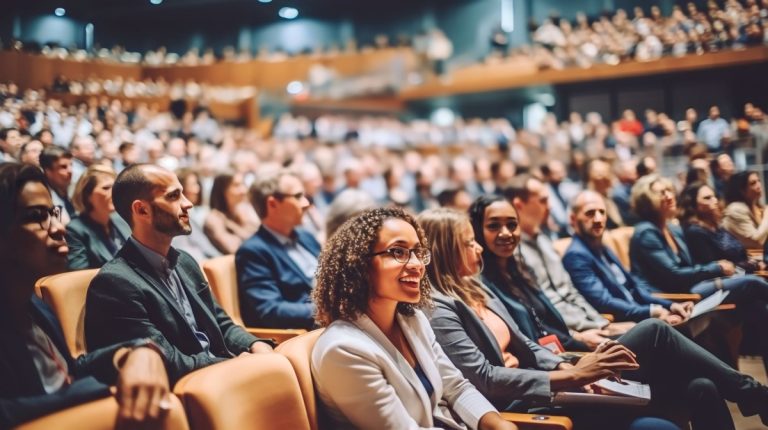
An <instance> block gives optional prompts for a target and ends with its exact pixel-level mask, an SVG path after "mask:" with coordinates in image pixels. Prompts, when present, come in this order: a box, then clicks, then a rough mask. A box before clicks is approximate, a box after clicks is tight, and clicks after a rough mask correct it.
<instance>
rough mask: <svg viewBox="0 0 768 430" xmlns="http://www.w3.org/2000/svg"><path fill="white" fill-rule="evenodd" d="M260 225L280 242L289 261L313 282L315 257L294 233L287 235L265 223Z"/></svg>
mask: <svg viewBox="0 0 768 430" xmlns="http://www.w3.org/2000/svg"><path fill="white" fill-rule="evenodd" d="M262 227H263V228H265V229H267V231H268V232H269V233H270V234H271V235H272V236H274V237H275V239H277V241H278V242H280V245H282V246H283V248H285V252H286V253H287V254H288V257H290V258H291V261H293V262H294V263H296V266H298V267H299V270H301V271H302V273H304V275H305V276H306V277H307V278H309V279H312V280H313V283H314V279H315V272H316V271H317V257H315V256H314V255H313V254H312V253H311V252H309V250H308V249H307V248H305V247H304V246H302V245H301V244H300V243H299V241H298V240H297V239H296V238H295V236H296V233H295V232H294V234H293V236H294V237H288V236H285V235H283V234H280V233H278V232H276V231H274V230H272V229H271V228H269V227H267V226H266V225H263V224H262Z"/></svg>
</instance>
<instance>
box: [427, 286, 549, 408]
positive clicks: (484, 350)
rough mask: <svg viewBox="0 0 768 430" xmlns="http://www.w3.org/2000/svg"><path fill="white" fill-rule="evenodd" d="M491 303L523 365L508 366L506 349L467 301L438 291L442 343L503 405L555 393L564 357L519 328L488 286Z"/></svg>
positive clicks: (436, 318)
mask: <svg viewBox="0 0 768 430" xmlns="http://www.w3.org/2000/svg"><path fill="white" fill-rule="evenodd" d="M484 291H485V293H486V294H487V295H488V297H489V298H488V302H487V303H486V306H487V307H488V309H489V310H491V311H492V312H493V313H495V314H496V315H498V316H499V317H500V318H501V319H502V320H503V321H504V322H505V323H506V324H507V328H509V331H510V334H511V340H510V344H509V348H508V350H509V352H510V353H512V354H513V355H515V357H517V359H518V360H519V361H520V367H519V368H516V369H510V368H506V367H504V360H503V358H502V354H501V353H502V351H501V349H500V348H499V344H498V342H497V341H496V338H495V337H494V336H493V333H492V332H491V330H490V329H488V327H487V326H486V325H485V323H483V321H482V320H480V318H479V317H478V316H477V314H476V313H475V311H473V310H472V309H471V308H470V307H469V306H468V305H467V304H466V303H464V302H463V301H461V300H457V299H453V298H451V297H448V296H446V295H444V294H441V293H440V292H438V291H435V290H432V299H433V300H434V302H435V308H434V310H433V311H432V315H431V319H430V323H431V324H432V328H433V329H434V331H435V337H436V338H437V341H438V343H440V344H441V345H442V346H443V350H444V351H445V353H446V354H447V355H448V357H449V358H450V359H451V361H453V364H455V365H456V367H458V368H459V370H461V372H462V373H463V374H464V376H466V377H467V379H469V380H470V382H472V383H473V384H474V385H475V387H477V389H478V390H479V391H480V392H481V393H482V394H483V395H484V396H485V397H486V398H488V400H490V401H491V403H493V404H494V406H496V407H497V408H499V409H500V410H525V409H527V408H528V406H529V405H530V404H531V403H532V402H534V401H535V402H538V403H542V402H543V403H546V402H549V400H550V396H551V392H552V390H551V388H550V385H549V372H548V371H550V370H554V369H555V368H557V366H558V365H559V364H560V363H561V362H563V359H562V358H560V357H558V356H556V355H555V354H552V353H551V352H549V350H547V349H544V348H543V347H541V346H539V345H538V344H537V343H535V342H533V341H531V340H530V339H528V338H527V337H525V335H524V334H523V333H522V332H521V331H520V330H519V329H518V328H517V324H515V321H514V320H513V319H512V316H511V315H509V312H507V310H506V308H505V307H504V304H503V303H501V302H500V301H499V299H498V298H496V296H495V295H494V294H493V293H492V292H491V291H490V290H488V289H484Z"/></svg>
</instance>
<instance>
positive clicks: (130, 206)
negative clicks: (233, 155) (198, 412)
mask: <svg viewBox="0 0 768 430" xmlns="http://www.w3.org/2000/svg"><path fill="white" fill-rule="evenodd" d="M113 200H114V203H115V209H116V211H117V212H118V213H119V214H120V216H122V217H123V218H124V219H125V220H126V222H128V224H129V225H130V226H131V233H132V235H131V237H130V238H129V239H128V241H127V242H126V244H125V246H123V248H122V249H121V250H120V251H119V252H118V253H117V255H116V256H115V258H114V259H113V260H112V261H110V262H109V263H107V264H106V265H104V267H103V268H102V269H101V270H100V271H99V273H98V275H96V277H95V278H94V279H93V281H92V282H91V285H90V287H89V289H88V298H87V302H86V310H85V334H86V342H87V345H88V347H99V346H101V345H106V344H110V343H113V342H115V341H119V340H121V339H133V338H136V337H144V338H150V339H152V340H153V341H155V342H156V343H157V344H158V345H159V346H160V348H161V349H162V350H163V352H164V354H165V356H166V357H167V365H168V375H169V377H170V379H171V381H172V382H175V381H177V380H178V379H179V378H181V377H182V376H184V375H185V374H187V373H189V372H191V371H193V370H196V369H199V368H202V367H205V366H208V365H211V364H214V363H217V362H220V361H223V360H226V359H228V358H231V357H235V356H237V355H240V354H243V353H263V352H271V351H272V343H271V341H269V340H266V339H259V338H257V337H255V336H252V335H251V334H249V333H248V332H246V331H245V330H244V329H243V328H242V327H240V326H238V325H236V324H235V323H234V322H232V319H231V318H230V317H229V316H227V315H226V313H225V312H224V310H223V309H222V308H221V307H220V306H219V304H218V303H217V302H216V301H215V299H214V298H213V296H212V294H211V290H210V288H209V286H208V283H207V282H206V280H205V277H204V276H203V273H202V271H201V270H200V266H199V265H198V263H197V262H196V261H195V260H194V259H193V258H192V257H191V256H190V255H189V254H187V253H185V252H183V251H179V250H176V249H174V248H172V247H171V240H172V239H173V237H174V236H178V235H182V234H190V233H191V231H192V229H191V226H190V223H189V214H188V211H189V210H190V209H191V208H192V203H191V202H190V201H189V200H187V198H186V197H185V196H184V193H183V188H182V186H181V183H179V180H178V179H177V177H176V175H174V174H173V173H172V172H170V171H168V170H166V169H164V168H162V167H159V166H155V165H150V164H137V165H133V166H130V167H128V168H127V169H125V170H123V171H122V172H121V173H120V175H119V176H118V177H117V179H116V180H115V184H114V188H113Z"/></svg>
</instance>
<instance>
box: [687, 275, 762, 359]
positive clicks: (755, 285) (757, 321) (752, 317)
mask: <svg viewBox="0 0 768 430" xmlns="http://www.w3.org/2000/svg"><path fill="white" fill-rule="evenodd" d="M717 284H721V285H722V289H723V290H725V291H729V292H730V294H729V295H728V297H726V299H725V302H726V303H735V304H736V313H737V314H738V316H739V317H740V319H741V321H742V322H743V323H744V325H745V327H746V328H747V330H746V332H747V333H748V334H749V336H750V339H748V341H750V342H752V343H753V344H754V345H755V348H756V349H757V350H758V353H759V354H760V355H761V356H762V357H763V365H764V366H765V371H766V373H768V330H765V327H766V325H768V281H766V280H765V279H763V278H761V277H759V276H756V275H746V276H731V277H728V278H718V279H716V280H715V279H710V280H708V281H703V282H699V283H698V284H696V285H694V286H693V287H692V288H691V292H692V293H696V294H701V295H702V296H704V297H707V296H709V295H711V294H713V293H714V292H715V291H717V286H716V285H717Z"/></svg>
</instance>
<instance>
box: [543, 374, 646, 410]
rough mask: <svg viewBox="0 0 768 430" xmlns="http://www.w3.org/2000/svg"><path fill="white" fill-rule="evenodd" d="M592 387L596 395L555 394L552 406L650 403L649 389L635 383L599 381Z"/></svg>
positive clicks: (642, 404)
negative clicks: (600, 392) (601, 392)
mask: <svg viewBox="0 0 768 430" xmlns="http://www.w3.org/2000/svg"><path fill="white" fill-rule="evenodd" d="M593 385H595V386H597V387H596V388H595V391H603V394H598V393H578V392H570V391H560V392H557V393H555V396H554V398H553V401H552V404H553V405H578V404H593V405H594V404H604V405H630V406H645V405H647V404H648V403H649V402H650V401H651V387H650V386H648V385H645V384H641V383H639V382H635V381H627V380H624V381H622V382H617V381H611V380H608V379H601V380H599V381H597V382H595V383H594V384H593Z"/></svg>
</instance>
